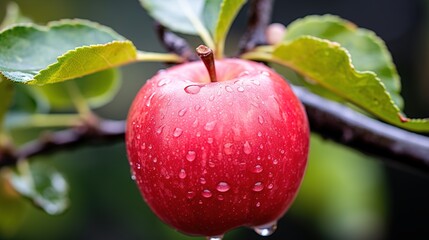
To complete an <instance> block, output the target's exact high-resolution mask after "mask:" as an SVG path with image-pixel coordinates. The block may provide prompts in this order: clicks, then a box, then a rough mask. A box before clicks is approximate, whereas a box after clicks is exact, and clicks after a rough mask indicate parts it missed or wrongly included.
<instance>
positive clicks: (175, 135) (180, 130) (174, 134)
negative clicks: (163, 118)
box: [173, 128, 183, 137]
mask: <svg viewBox="0 0 429 240" xmlns="http://www.w3.org/2000/svg"><path fill="white" fill-rule="evenodd" d="M182 132H183V130H182V129H181V128H176V129H174V132H173V136H174V137H179V136H180V135H182Z"/></svg>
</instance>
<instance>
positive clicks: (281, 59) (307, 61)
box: [267, 36, 429, 132]
mask: <svg viewBox="0 0 429 240" xmlns="http://www.w3.org/2000/svg"><path fill="white" fill-rule="evenodd" d="M267 60H269V61H274V62H277V63H280V64H282V65H285V66H288V67H290V68H292V69H294V70H295V71H297V72H298V73H300V74H301V75H303V76H305V77H307V78H308V79H311V80H312V81H314V82H316V83H317V84H319V85H320V86H322V87H324V88H326V89H328V90H329V91H331V92H333V93H335V94H336V95H338V96H341V97H342V98H344V99H346V100H347V101H349V102H351V103H353V104H355V105H357V106H358V107H361V108H362V109H364V110H366V111H368V112H370V113H372V114H374V115H375V116H377V117H379V118H380V119H382V120H384V121H386V122H388V123H390V124H394V125H396V126H398V127H401V128H405V129H408V130H413V131H420V132H427V131H429V121H428V119H408V118H405V117H404V116H403V115H402V114H401V113H400V110H399V108H398V107H397V106H396V105H395V104H394V102H393V101H392V98H391V97H390V94H389V93H388V92H387V91H386V88H385V86H384V84H383V83H382V82H381V81H380V79H379V78H378V77H377V75H376V74H375V73H373V72H368V71H365V72H361V71H357V70H356V69H355V68H354V67H353V65H352V63H351V59H350V56H349V54H348V52H347V50H346V49H344V48H342V47H341V46H340V45H339V44H338V43H335V42H331V41H328V40H323V39H319V38H316V37H311V36H307V37H300V38H297V39H295V40H293V41H291V42H287V43H282V44H280V45H279V46H277V47H276V48H275V49H274V52H273V53H272V58H271V59H267Z"/></svg>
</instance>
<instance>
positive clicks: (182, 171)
mask: <svg viewBox="0 0 429 240" xmlns="http://www.w3.org/2000/svg"><path fill="white" fill-rule="evenodd" d="M179 178H180V179H185V178H186V172H185V169H181V170H180V172H179Z"/></svg>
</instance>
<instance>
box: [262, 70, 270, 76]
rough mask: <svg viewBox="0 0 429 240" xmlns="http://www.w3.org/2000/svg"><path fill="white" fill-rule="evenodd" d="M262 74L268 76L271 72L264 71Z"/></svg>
mask: <svg viewBox="0 0 429 240" xmlns="http://www.w3.org/2000/svg"><path fill="white" fill-rule="evenodd" d="M261 74H262V75H264V76H266V77H269V76H270V75H271V74H270V73H269V72H267V71H262V72H261Z"/></svg>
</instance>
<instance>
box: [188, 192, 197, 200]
mask: <svg viewBox="0 0 429 240" xmlns="http://www.w3.org/2000/svg"><path fill="white" fill-rule="evenodd" d="M195 195H196V193H195V192H194V191H188V192H187V193H186V197H187V198H188V199H192V198H194V197H195Z"/></svg>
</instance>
